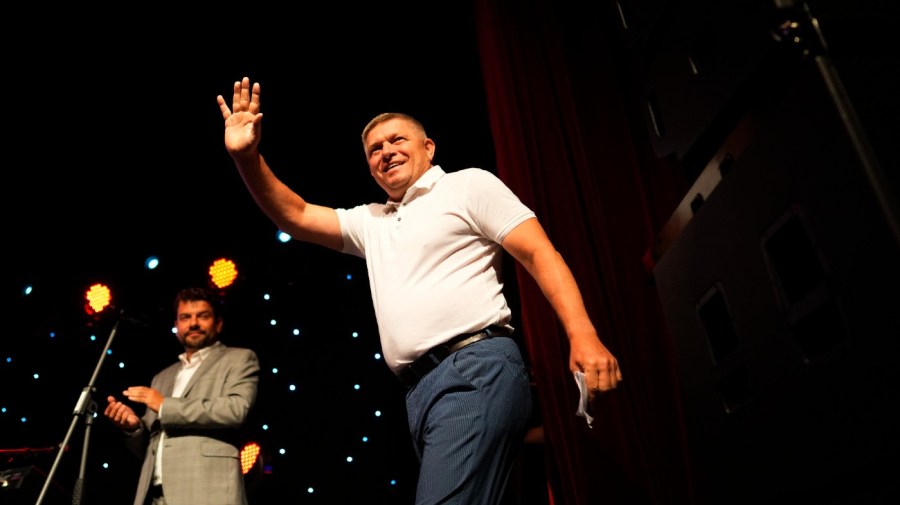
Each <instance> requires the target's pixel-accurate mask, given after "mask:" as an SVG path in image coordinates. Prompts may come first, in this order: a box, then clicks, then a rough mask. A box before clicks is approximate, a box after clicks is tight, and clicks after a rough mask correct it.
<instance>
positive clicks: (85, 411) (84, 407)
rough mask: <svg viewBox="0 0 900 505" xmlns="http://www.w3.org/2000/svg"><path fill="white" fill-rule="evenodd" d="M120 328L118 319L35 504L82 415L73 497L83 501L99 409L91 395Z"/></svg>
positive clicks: (49, 480) (42, 495)
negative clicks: (92, 431)
mask: <svg viewBox="0 0 900 505" xmlns="http://www.w3.org/2000/svg"><path fill="white" fill-rule="evenodd" d="M118 328H119V321H116V324H115V325H113V328H112V331H110V332H109V338H107V339H106V346H105V347H103V352H101V353H100V359H99V360H97V366H96V367H94V374H93V375H91V380H90V382H88V385H87V386H85V388H84V389H83V390H81V395H80V396H79V397H78V401H77V402H76V403H75V410H74V411H73V412H72V414H73V417H72V422H71V423H69V430H68V431H67V432H66V437H65V438H64V439H63V441H62V443H61V444H60V446H59V449H58V451H57V453H56V459H54V460H53V466H52V467H51V468H50V472H49V473H48V474H47V478H46V479H45V480H44V486H43V487H42V488H41V494H40V495H39V496H38V499H37V502H35V505H41V503H42V502H43V501H44V496H45V495H46V494H47V489H48V488H49V487H50V482H52V481H53V475H54V474H56V469H57V468H58V467H59V462H60V460H62V455H63V451H64V450H65V448H66V447H68V446H69V440H70V439H71V438H72V433H73V432H74V431H75V426H76V425H77V424H78V420H79V419H80V418H81V417H85V436H84V447H83V448H82V457H81V467H80V469H79V478H78V482H76V486H75V491H76V494H75V495H74V496H73V497H72V503H75V504H78V503H80V502H81V493H82V492H83V490H84V469H85V465H86V464H87V443H88V437H89V435H90V428H91V424H92V423H93V419H92V418H93V415H94V414H95V413H96V411H97V404H96V403H94V402H93V400H92V399H91V395H92V394H93V393H94V391H95V384H96V382H97V376H99V375H100V369H101V368H102V367H103V362H104V360H106V353H107V352H108V351H109V348H110V347H111V346H112V342H113V339H114V338H115V336H116V331H117V330H118ZM87 416H90V417H91V419H88V417H87Z"/></svg>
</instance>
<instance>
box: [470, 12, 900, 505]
mask: <svg viewBox="0 0 900 505" xmlns="http://www.w3.org/2000/svg"><path fill="white" fill-rule="evenodd" d="M600 4H601V5H599V6H594V7H595V8H594V9H590V10H589V9H586V8H584V7H582V6H580V5H578V4H577V3H575V2H550V1H543V0H534V1H528V2H511V1H505V0H492V1H488V2H478V3H477V8H476V12H477V19H478V22H479V25H478V26H479V40H480V45H481V51H482V66H483V69H484V79H485V88H486V91H487V98H488V108H489V114H490V118H491V126H492V130H493V134H494V141H495V146H496V152H497V165H498V171H499V174H500V176H501V177H502V178H503V179H504V180H506V181H507V182H508V183H509V184H510V185H511V186H512V187H513V189H514V190H515V191H516V192H517V193H518V194H520V195H522V197H523V199H524V200H525V201H526V202H527V203H528V204H530V205H532V206H534V208H535V209H536V210H537V213H538V216H539V218H540V219H541V220H542V222H543V223H544V225H545V227H546V228H547V229H548V233H549V234H550V236H551V238H552V239H553V240H554V241H555V243H556V244H557V246H558V248H559V250H560V252H561V254H562V255H563V257H564V258H565V259H566V260H567V261H568V262H569V264H570V266H571V267H572V270H573V271H574V273H575V276H576V278H577V279H578V280H579V282H580V284H581V287H582V289H583V290H584V297H585V300H586V302H587V304H588V307H589V310H590V312H591V315H592V317H593V318H594V321H595V323H596V325H597V326H598V329H599V331H600V335H601V337H602V338H603V340H604V342H605V343H606V345H607V346H608V347H610V348H611V350H612V351H613V352H614V353H615V354H616V355H617V356H618V358H619V359H620V365H621V367H622V370H623V373H624V377H625V379H624V382H623V383H622V384H621V386H620V388H619V389H618V390H616V391H614V392H612V393H609V394H607V395H606V396H604V397H602V398H601V399H600V400H599V401H598V403H597V405H595V409H596V411H595V415H596V417H597V421H596V426H595V427H594V428H593V429H589V428H587V427H586V426H585V424H584V423H583V422H582V421H581V420H580V419H579V418H576V417H574V416H573V415H572V413H573V412H574V411H575V409H576V404H575V400H576V398H577V391H576V389H575V387H574V383H573V381H572V377H571V374H570V372H569V370H568V363H567V355H568V354H567V352H568V349H567V346H566V340H565V337H564V334H563V333H562V332H561V330H560V328H559V326H558V324H557V323H556V320H555V317H554V315H553V313H552V311H551V310H550V308H549V306H548V304H547V303H546V302H545V301H544V299H543V296H542V294H541V293H540V291H539V290H538V289H537V287H536V285H535V284H534V283H533V282H531V281H530V279H529V277H528V276H527V274H525V273H524V272H523V271H520V272H519V274H520V275H519V281H520V291H521V300H522V318H523V322H524V332H525V334H526V335H525V336H526V341H527V345H528V349H529V351H530V356H531V358H532V362H533V370H534V376H535V382H536V389H537V393H538V398H539V401H540V406H541V409H542V412H541V414H542V419H543V427H544V437H545V439H544V444H545V450H546V455H547V458H546V464H547V469H548V471H547V473H548V476H549V478H550V480H551V488H552V490H553V496H554V498H555V501H556V503H564V504H596V503H605V504H609V503H622V504H641V503H646V504H650V503H654V504H656V503H729V504H732V503H775V502H785V501H793V502H797V501H799V502H807V503H856V502H866V503H886V502H889V501H892V500H896V499H897V497H898V495H900V490H898V487H897V484H896V480H895V479H892V478H891V477H890V474H891V473H893V472H892V470H888V468H886V467H885V466H882V465H883V464H884V463H888V465H887V466H888V467H890V468H893V469H896V465H894V464H893V463H891V462H893V461H895V460H896V459H897V456H898V454H900V453H898V436H897V435H898V428H897V426H898V423H897V409H896V404H897V401H896V400H897V394H896V391H897V386H898V375H897V372H896V370H897V368H896V366H893V365H892V361H893V360H892V358H891V357H892V356H895V355H896V353H897V346H898V344H897V339H896V335H897V333H898V320H897V317H896V311H895V310H894V309H892V307H896V306H897V296H896V295H895V294H893V291H894V290H895V289H894V288H895V286H897V282H898V280H900V272H898V267H897V259H898V258H900V256H898V247H897V246H898V238H900V235H898V233H897V230H898V229H897V225H896V223H897V210H896V209H897V205H896V197H895V193H896V190H897V185H896V177H897V176H896V158H897V156H896V146H897V145H900V143H898V142H897V140H898V138H897V137H898V129H896V128H893V127H892V126H891V124H890V123H891V121H892V119H891V118H895V117H896V114H897V109H898V108H897V103H898V100H897V97H896V91H895V90H896V89H897V87H896V84H897V76H898V72H897V70H898V66H897V57H896V56H895V55H894V54H891V53H892V51H891V50H890V49H888V48H890V47H896V45H897V44H896V38H895V35H894V33H892V31H891V30H892V28H891V26H892V24H895V23H896V21H897V20H898V16H897V7H896V6H895V5H894V4H893V3H891V2H887V1H866V2H853V3H849V2H824V1H821V2H809V4H803V3H800V2H789V1H788V2H785V1H780V2H758V1H738V2H715V1H683V2H677V1H666V0H618V1H607V2H601V3H600Z"/></svg>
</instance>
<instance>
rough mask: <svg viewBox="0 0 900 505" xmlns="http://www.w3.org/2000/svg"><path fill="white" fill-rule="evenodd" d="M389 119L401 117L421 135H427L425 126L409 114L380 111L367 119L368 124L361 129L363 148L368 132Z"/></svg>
mask: <svg viewBox="0 0 900 505" xmlns="http://www.w3.org/2000/svg"><path fill="white" fill-rule="evenodd" d="M391 119H402V120H404V121H407V122H409V123H411V124H412V125H413V126H414V127H415V128H416V130H419V131H420V132H421V133H422V136H423V137H426V138H427V137H428V134H427V133H425V127H424V126H422V123H420V122H419V120H418V119H416V118H414V117H412V116H410V115H409V114H404V113H402V112H382V113H381V114H379V115H377V116H375V117H373V118H372V120H371V121H369V124H367V125H366V127H365V128H363V131H362V143H363V149H365V148H366V137H368V136H369V132H370V131H372V128H375V127H376V126H378V125H380V124H381V123H384V122H385V121H390V120H391Z"/></svg>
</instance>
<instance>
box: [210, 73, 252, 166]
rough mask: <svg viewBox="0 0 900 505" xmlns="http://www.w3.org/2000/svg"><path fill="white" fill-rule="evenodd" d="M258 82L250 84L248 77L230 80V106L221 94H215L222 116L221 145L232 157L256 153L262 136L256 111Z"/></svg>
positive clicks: (242, 156)
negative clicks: (232, 89) (222, 134)
mask: <svg viewBox="0 0 900 505" xmlns="http://www.w3.org/2000/svg"><path fill="white" fill-rule="evenodd" d="M259 92H260V86H259V83H258V82H257V83H254V84H253V87H252V88H251V87H250V78H249V77H244V78H243V79H242V80H240V81H235V83H234V94H233V96H232V98H231V108H229V107H228V103H227V102H226V101H225V98H224V97H223V96H222V95H219V96H217V97H216V102H218V104H219V109H220V110H221V111H222V118H223V119H224V120H225V149H227V150H228V153H229V154H231V156H232V157H235V158H244V157H249V156H256V154H257V146H258V145H259V141H260V139H261V138H262V117H263V115H262V113H261V112H260V111H259Z"/></svg>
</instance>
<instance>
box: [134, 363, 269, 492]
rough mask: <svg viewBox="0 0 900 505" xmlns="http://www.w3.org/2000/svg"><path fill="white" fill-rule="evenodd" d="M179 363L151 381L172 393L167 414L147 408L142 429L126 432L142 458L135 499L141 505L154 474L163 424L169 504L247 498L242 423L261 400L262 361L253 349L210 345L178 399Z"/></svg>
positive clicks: (168, 396)
mask: <svg viewBox="0 0 900 505" xmlns="http://www.w3.org/2000/svg"><path fill="white" fill-rule="evenodd" d="M179 367H180V363H175V364H173V365H171V366H169V367H167V368H166V369H164V370H162V371H161V372H159V373H158V374H156V375H155V376H154V377H153V381H152V382H151V384H150V386H151V387H152V388H154V389H156V390H158V391H160V392H161V393H162V394H163V396H165V397H166V399H165V400H164V401H163V406H162V409H161V412H162V417H158V416H157V414H156V412H153V411H152V410H150V409H147V410H146V412H145V413H144V415H143V417H142V418H141V428H140V429H138V431H136V432H134V433H131V434H128V436H127V438H126V444H127V445H128V448H129V449H130V450H131V451H132V452H133V453H135V454H136V455H138V457H139V458H143V460H144V463H143V466H142V467H141V476H140V479H139V481H138V487H137V492H136V494H135V497H134V505H142V504H143V503H144V499H145V497H146V495H147V491H148V490H149V488H150V485H151V480H152V478H153V466H154V464H155V460H156V448H157V444H158V442H159V436H160V430H165V432H166V438H165V446H164V448H163V461H162V468H163V494H164V495H165V497H166V503H167V504H168V505H204V504H208V505H246V504H247V494H246V490H245V488H244V476H243V473H242V472H241V462H240V444H241V443H242V440H239V437H240V428H241V427H242V425H243V423H244V421H245V420H246V419H247V415H248V414H249V412H250V409H251V408H252V407H253V405H254V403H255V402H256V392H257V387H258V384H259V360H258V358H257V356H256V353H255V352H253V351H252V350H250V349H243V348H239V347H227V346H220V347H216V348H213V349H212V352H210V354H209V356H207V357H206V359H204V360H203V362H202V363H201V364H200V368H198V369H197V371H196V372H195V373H194V375H193V377H191V380H190V382H189V383H188V384H187V386H186V387H185V389H184V392H183V393H182V395H181V396H180V397H179V398H173V397H171V394H172V390H173V388H174V385H175V375H176V374H177V373H178V368H179Z"/></svg>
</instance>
